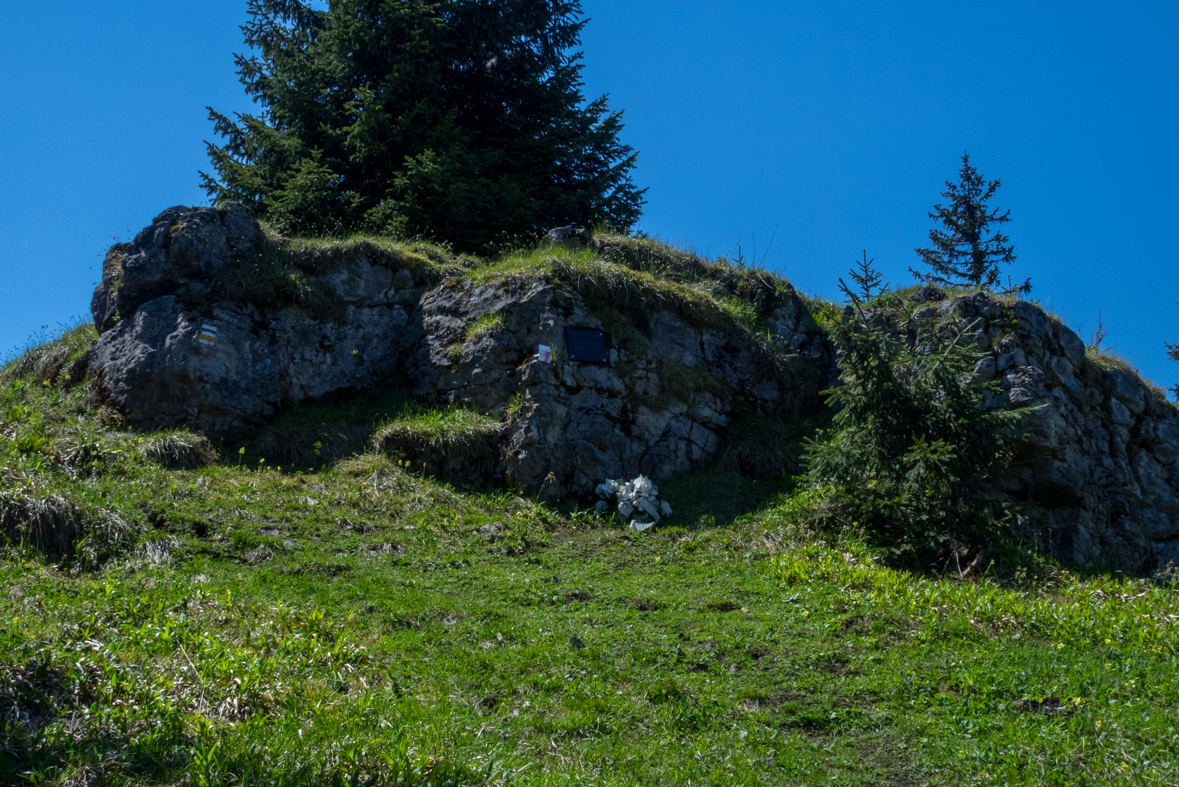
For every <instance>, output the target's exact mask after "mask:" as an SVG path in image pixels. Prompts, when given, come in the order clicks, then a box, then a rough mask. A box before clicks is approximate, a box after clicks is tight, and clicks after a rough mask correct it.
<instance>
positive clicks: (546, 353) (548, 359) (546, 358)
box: [536, 344, 553, 363]
mask: <svg viewBox="0 0 1179 787" xmlns="http://www.w3.org/2000/svg"><path fill="white" fill-rule="evenodd" d="M536 357H537V358H538V359H539V360H540V362H541V363H552V362H553V348H552V347H547V346H545V345H543V344H542V345H540V352H539V353H537V355H536Z"/></svg>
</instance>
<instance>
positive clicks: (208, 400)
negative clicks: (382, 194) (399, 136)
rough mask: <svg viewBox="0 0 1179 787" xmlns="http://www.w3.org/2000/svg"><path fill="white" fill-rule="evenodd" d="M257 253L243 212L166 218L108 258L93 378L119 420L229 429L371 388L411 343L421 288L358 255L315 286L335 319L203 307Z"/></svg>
mask: <svg viewBox="0 0 1179 787" xmlns="http://www.w3.org/2000/svg"><path fill="white" fill-rule="evenodd" d="M265 244H266V239H265V237H264V235H263V233H262V230H261V228H260V227H259V226H258V223H257V222H256V221H255V220H254V218H253V217H252V216H251V215H250V214H249V213H248V212H246V211H245V209H244V208H241V207H240V206H234V207H230V208H229V209H227V210H216V209H213V208H196V209H192V210H187V209H183V208H173V209H171V210H168V211H165V212H164V213H162V214H161V215H160V216H159V217H157V219H156V220H155V221H154V222H153V223H152V225H151V226H150V227H148V228H147V229H145V230H144V231H143V232H141V233H140V234H139V236H138V237H137V238H136V239H135V241H134V242H133V243H131V244H119V245H117V246H115V247H114V248H112V250H111V251H110V252H109V253H108V254H107V265H106V267H105V269H104V275H103V283H102V285H100V286H99V287H98V289H97V290H96V291H95V294H94V301H93V312H94V319H95V324H96V325H97V326H98V328H99V331H100V334H101V335H100V337H99V340H98V343H97V346H96V347H95V351H94V355H93V359H92V361H91V367H90V368H91V372H92V374H94V375H95V376H96V377H97V379H98V380H99V381H100V383H101V385H102V387H103V389H104V393H105V395H106V397H107V399H108V402H109V404H110V406H111V407H113V408H114V409H116V410H118V411H119V412H121V413H122V414H123V415H124V417H125V418H126V419H127V421H128V422H130V423H134V424H137V425H140V426H144V427H154V428H158V427H165V426H174V425H178V424H188V425H190V426H193V427H196V428H198V429H201V430H205V431H213V432H218V431H225V430H229V429H233V428H237V427H240V426H242V425H243V424H246V423H250V422H252V421H254V420H256V419H258V418H262V417H265V416H268V415H270V414H272V413H273V412H274V411H275V410H276V409H277V408H279V407H282V406H284V405H288V404H292V403H294V402H298V401H301V400H303V399H308V398H314V397H317V396H322V395H324V394H327V393H331V392H333V391H338V390H341V389H346V388H363V387H367V386H370V385H372V384H373V383H374V382H375V381H377V380H379V379H380V378H381V377H383V376H384V375H387V374H389V373H390V372H391V371H393V370H394V369H395V368H396V367H397V366H398V365H399V364H400V363H401V362H402V361H403V360H404V358H405V356H406V354H407V353H408V352H409V349H410V348H411V347H413V346H414V344H415V343H416V342H417V340H418V336H419V334H418V333H417V326H416V324H415V323H414V322H413V321H412V320H411V314H412V313H413V311H414V310H415V308H416V305H417V303H418V301H419V300H420V298H421V295H422V292H423V291H424V287H422V286H420V285H419V284H418V283H416V282H415V280H414V277H413V275H412V274H411V273H410V272H409V271H407V270H391V269H389V268H387V267H383V266H380V265H376V264H374V263H373V262H371V261H370V260H368V259H367V258H366V257H365V256H364V254H357V255H354V256H352V258H351V259H347V260H344V261H340V262H337V263H336V264H334V265H332V266H330V267H329V268H328V269H326V270H323V271H319V272H318V273H317V275H316V276H315V277H314V278H315V280H316V282H317V283H318V284H319V285H320V286H322V287H323V288H324V289H325V290H326V291H328V292H330V293H332V294H334V296H335V297H336V298H337V299H338V306H339V308H338V309H337V311H338V314H337V315H336V316H335V318H332V319H327V318H323V317H319V318H317V317H315V316H312V315H309V314H308V313H307V311H306V310H305V309H303V308H300V307H288V308H280V309H263V308H259V307H258V306H256V305H252V304H249V303H240V302H234V301H229V300H223V301H216V302H213V303H211V304H207V303H201V301H202V298H205V297H206V296H207V294H208V291H209V290H208V287H207V286H206V280H207V277H208V274H210V273H213V272H215V271H217V270H218V269H220V268H222V267H224V266H226V265H234V264H237V265H241V264H245V263H249V262H250V260H251V259H253V258H255V257H257V256H258V255H261V254H265V253H266V252H267V249H266V248H265Z"/></svg>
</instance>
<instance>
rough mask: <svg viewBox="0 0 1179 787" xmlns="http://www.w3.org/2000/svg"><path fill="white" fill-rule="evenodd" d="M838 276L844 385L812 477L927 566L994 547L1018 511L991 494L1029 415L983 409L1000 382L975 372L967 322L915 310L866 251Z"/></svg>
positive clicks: (843, 514) (839, 517) (905, 556)
mask: <svg viewBox="0 0 1179 787" xmlns="http://www.w3.org/2000/svg"><path fill="white" fill-rule="evenodd" d="M850 276H851V279H852V282H853V283H852V285H848V284H846V283H845V282H844V280H843V279H840V281H839V286H840V289H841V290H842V291H843V293H844V295H845V296H846V297H847V299H848V301H849V305H850V313H846V315H845V318H844V319H843V320H841V321H838V322H836V323H835V324H833V325H832V326H831V339H832V341H833V342H834V343H835V346H836V348H837V349H838V350H839V359H838V362H837V363H838V365H839V371H840V384H839V385H838V386H836V387H835V388H832V389H830V390H828V391H826V392H825V393H826V395H827V397H828V403H829V405H830V406H831V407H832V408H833V409H834V410H835V415H834V416H833V419H832V425H831V428H830V429H828V430H827V431H826V432H824V433H821V434H820V436H819V437H818V438H817V439H813V440H808V441H806V443H805V461H806V466H807V471H808V474H809V476H810V478H811V479H812V480H813V481H814V482H816V483H817V484H819V485H821V486H823V487H826V488H827V489H829V490H830V495H829V497H828V501H827V503H828V511H829V513H830V514H831V515H832V517H833V518H834V519H835V520H836V522H838V523H841V524H842V525H844V526H849V527H851V528H853V529H857V530H862V531H863V532H864V533H865V535H866V537H867V538H868V539H869V541H871V542H872V543H873V544H874V545H876V546H878V547H882V548H884V549H885V550H886V551H887V552H889V553H891V554H892V555H893V556H894V557H895V558H897V559H900V560H902V561H904V562H910V563H925V562H927V561H928V559H929V557H930V556H931V555H933V554H934V553H936V552H938V551H939V550H944V549H945V548H946V547H947V546H949V547H950V548H951V549H954V550H956V549H957V548H958V547H959V546H962V545H971V546H985V545H987V544H988V543H990V542H992V541H994V540H995V539H996V538H998V537H999V532H1000V527H999V522H1000V521H1001V520H1003V519H1004V518H1005V517H1007V516H1008V515H1009V514H1010V513H1011V512H1009V511H1008V510H1007V509H1006V508H1005V506H1004V505H1003V504H1002V503H1000V502H998V501H997V500H995V499H993V496H992V495H989V494H988V489H989V488H990V487H991V486H993V484H994V482H995V480H996V479H997V477H999V476H1000V475H1001V474H1002V473H1003V472H1004V470H1005V468H1006V466H1007V463H1008V461H1009V456H1010V451H1009V445H1008V439H1007V438H1005V437H1004V434H1005V432H1006V430H1005V427H1007V426H1010V425H1013V424H1014V422H1015V421H1016V420H1018V419H1019V418H1020V416H1021V415H1022V413H1021V412H1019V411H1015V412H1009V411H992V410H988V409H985V407H984V404H985V402H986V399H987V396H988V394H990V393H992V392H993V390H994V388H995V384H994V383H992V384H980V383H977V382H975V381H973V380H972V371H973V369H974V366H975V364H976V363H977V361H978V359H979V357H980V353H979V352H978V351H977V350H976V349H975V347H974V346H973V345H972V343H971V340H970V338H969V337H968V336H967V335H966V332H967V331H968V330H969V327H970V326H963V325H956V324H953V323H951V324H948V325H940V326H939V325H936V324H935V323H932V322H930V321H923V320H919V319H918V318H916V317H915V304H911V303H901V302H899V299H897V298H895V297H890V293H889V288H888V285H887V284H885V283H884V280H883V277H882V276H881V274H880V273H879V271H877V270H876V269H875V268H873V267H872V261H871V260H869V259H868V258H867V254H865V255H864V258H863V260H862V262H857V263H856V268H854V269H852V271H851V272H850Z"/></svg>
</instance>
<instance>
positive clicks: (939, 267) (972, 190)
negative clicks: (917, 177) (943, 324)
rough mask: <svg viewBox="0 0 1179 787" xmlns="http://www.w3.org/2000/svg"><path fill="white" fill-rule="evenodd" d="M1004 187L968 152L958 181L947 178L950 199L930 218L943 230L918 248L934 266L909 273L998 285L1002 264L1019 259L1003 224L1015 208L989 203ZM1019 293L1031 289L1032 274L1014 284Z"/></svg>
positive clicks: (950, 283)
mask: <svg viewBox="0 0 1179 787" xmlns="http://www.w3.org/2000/svg"><path fill="white" fill-rule="evenodd" d="M999 186H1000V182H999V180H992V181H990V182H989V183H988V182H987V181H986V179H985V178H983V176H982V175H980V174H979V172H978V170H977V169H975V168H974V167H973V166H971V164H970V155H969V154H968V153H963V154H962V169H960V170H959V171H958V182H957V183H952V182H950V181H946V190H945V191H943V192H942V197H944V198H945V199H946V200H947V202H946V204H944V205H942V204H938V205H934V206H933V212H931V213H930V214H929V218H931V219H934V220H935V221H937V222H938V223H939V224H941V226H942V229H936V228H935V229H932V230H930V231H929V240H930V242H931V243H932V244H933V246H932V248H928V249H914V251H916V252H917V255H918V256H919V257H921V261H922V262H923V263H924V264H925V265H926V266H928V268H929V270H928V271H917V270H914V269H912V268H910V269H909V272H910V273H912V274H913V275H914V276H915V277H917V278H918V279H921V280H923V281H926V282H928V283H930V284H936V285H940V286H943V287H960V286H969V287H980V288H982V289H988V290H989V289H993V288H994V287H995V285H996V284H997V283H998V281H999V265H1000V263H1005V264H1010V263H1012V262H1015V246H1014V245H1012V244H1011V242H1010V241H1011V239H1010V238H1008V237H1007V236H1006V235H1004V234H1003V233H1002V232H1001V231H1000V229H999V228H1000V227H1001V225H1003V224H1006V223H1008V222H1010V221H1011V211H1009V210H1008V211H1003V212H1000V211H999V210H998V209H997V208H990V207H988V205H987V203H988V202H989V201H990V199H991V198H992V197H994V196H995V192H996V191H998V189H999ZM1011 289H1012V291H1013V294H1014V293H1015V292H1020V293H1028V292H1030V291H1031V289H1032V287H1031V279H1028V280H1027V281H1025V282H1024V283H1023V284H1021V285H1015V286H1014V287H1011Z"/></svg>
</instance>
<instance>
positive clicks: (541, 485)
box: [91, 206, 1179, 571]
mask: <svg viewBox="0 0 1179 787" xmlns="http://www.w3.org/2000/svg"><path fill="white" fill-rule="evenodd" d="M566 235H568V237H566V236H565V235H562V236H561V237H560V238H557V237H554V238H551V239H550V242H552V243H553V244H555V245H562V244H564V245H571V244H575V243H577V242H582V241H585V242H588V240H586V239H584V238H582V237H581V235H580V234H579V233H576V232H572V231H571V232H570V233H566ZM273 253H274V249H273V244H272V242H271V241H270V240H268V239H267V237H266V236H265V234H264V233H263V232H262V230H261V229H260V227H259V226H258V224H257V222H256V221H254V219H253V218H252V217H251V216H250V214H249V213H248V212H247V211H245V209H243V208H241V207H239V206H234V207H230V208H228V209H225V210H216V209H211V208H198V209H191V210H190V209H185V208H173V209H170V210H168V211H165V212H164V213H162V214H161V215H160V216H159V217H157V219H156V220H155V221H154V222H153V223H152V225H151V226H150V227H148V228H147V229H145V230H144V231H143V232H142V233H140V234H139V236H138V237H136V239H135V240H134V241H133V242H132V243H130V244H118V245H116V246H115V247H113V248H112V249H111V251H110V252H109V253H108V255H107V259H106V263H105V265H104V271H103V283H102V285H100V286H99V288H98V289H97V290H96V291H95V295H94V301H93V313H94V320H95V323H96V325H97V326H98V327H99V330H100V334H101V335H100V338H99V340H98V342H97V346H96V347H95V349H94V352H93V356H92V358H93V360H92V362H91V371H92V374H94V375H95V377H96V379H97V380H98V381H99V383H100V384H101V386H102V387H103V389H104V391H105V394H106V396H107V398H108V400H109V405H110V406H112V407H113V408H115V409H117V410H119V411H120V412H122V413H123V415H124V416H125V417H126V419H127V420H128V421H129V422H131V423H133V424H138V425H141V426H145V427H153V428H154V427H164V426H171V425H178V424H187V425H190V426H193V427H195V428H198V429H200V430H204V431H223V430H230V429H235V428H238V427H240V426H242V425H244V424H247V423H251V422H254V421H256V420H257V419H260V418H264V417H265V416H268V415H270V414H271V413H273V412H275V411H276V410H277V409H278V408H281V407H283V406H285V405H289V404H291V403H294V402H298V401H301V400H304V399H309V398H314V397H318V396H322V395H324V394H327V393H331V392H333V391H339V390H342V389H349V388H365V387H370V386H373V385H374V384H377V382H378V381H379V380H380V379H381V378H382V377H384V376H385V375H387V374H389V373H390V372H392V371H393V370H395V369H396V368H398V367H404V368H405V370H406V371H407V372H408V373H409V375H410V379H411V380H412V381H413V384H414V385H415V386H416V388H417V392H418V393H420V394H423V395H427V396H433V397H436V398H437V399H438V400H440V401H442V402H449V403H454V404H456V405H462V406H465V407H468V408H471V409H474V410H478V411H479V412H482V413H484V414H494V415H502V416H503V417H504V426H503V428H502V429H501V430H499V431H497V432H496V434H497V438H496V439H497V440H499V446H500V447H499V451H500V454H499V458H498V460H497V462H498V470H497V472H498V473H499V474H501V475H503V476H506V477H507V478H509V479H510V480H512V481H514V482H515V483H517V484H519V485H520V486H522V487H524V488H527V489H529V490H533V491H539V492H542V493H544V494H548V495H562V494H588V493H590V492H591V491H592V489H593V488H594V487H595V486H596V485H597V484H599V483H600V482H602V481H603V480H604V479H606V478H620V477H626V478H629V477H633V476H635V475H638V474H640V473H642V474H645V475H648V476H651V477H655V478H660V477H665V476H667V475H670V474H672V473H678V472H681V471H685V470H689V469H691V468H692V467H694V466H696V465H698V464H699V463H701V462H703V461H705V460H707V459H708V458H709V457H711V456H712V455H713V454H714V453H715V452H716V451H717V449H718V448H719V447H720V446H721V445H722V443H723V442H724V440H725V439H726V434H727V430H728V426H729V422H730V420H731V419H732V418H733V417H735V416H734V413H736V412H741V411H744V410H779V411H780V410H791V409H804V408H806V407H810V406H813V405H815V404H817V403H818V401H819V396H818V391H819V390H820V389H821V388H823V387H826V386H827V385H829V384H832V383H833V382H835V380H834V376H833V374H834V364H833V362H832V351H831V348H830V345H829V343H828V342H827V340H826V338H825V337H824V335H823V333H822V332H821V330H820V329H819V328H818V327H817V326H816V324H815V322H814V320H813V319H811V317H810V315H809V313H808V311H807V308H806V306H805V304H804V303H803V302H802V300H801V299H800V298H798V296H797V295H795V294H794V293H793V291H789V290H788V291H786V292H784V293H783V292H780V291H779V290H774V291H773V292H774V298H773V301H772V304H773V306H772V311H769V312H768V318H767V320H766V326H767V328H768V333H769V337H768V340H769V341H771V342H773V343H774V344H776V345H777V346H778V347H784V348H788V349H789V350H790V351H792V352H794V353H796V354H797V358H796V361H795V362H794V365H793V366H792V367H791V368H788V369H785V370H784V369H783V368H782V367H781V366H776V367H775V366H774V365H773V364H767V363H766V357H767V356H766V354H765V348H764V347H763V346H762V345H761V344H760V342H761V338H759V337H755V336H753V335H751V334H749V333H746V332H744V331H742V330H737V329H735V328H734V326H733V324H730V323H724V322H723V321H722V322H720V323H718V322H716V321H713V322H712V323H709V322H707V321H701V320H696V321H693V318H691V317H690V316H684V315H685V314H686V312H683V311H677V310H676V309H675V308H674V307H673V306H667V307H662V306H661V307H659V309H657V310H655V311H652V312H651V313H644V314H642V315H641V317H642V319H640V320H637V321H632V320H630V319H629V318H627V319H626V320H623V322H622V323H619V321H618V319H617V318H618V316H619V314H620V313H618V312H614V313H613V316H611V314H609V313H607V312H608V311H609V309H606V310H605V311H603V310H602V309H603V308H604V307H602V305H601V301H602V299H601V298H596V299H591V301H592V302H594V303H597V304H598V305H597V306H596V307H593V308H591V306H590V305H589V303H590V302H591V301H587V299H585V298H583V297H582V296H581V295H579V294H578V291H577V289H576V287H574V286H570V285H565V284H561V283H559V282H558V280H557V279H555V278H554V277H551V276H546V275H540V274H535V275H516V276H506V277H501V278H499V279H496V280H490V281H485V280H481V279H479V278H477V277H475V276H474V275H473V274H472V275H466V274H464V275H456V276H454V277H452V278H449V279H446V280H444V281H442V283H441V285H438V280H439V279H438V278H437V277H435V278H433V279H429V277H428V276H426V275H424V274H422V273H420V272H413V271H411V269H409V268H406V267H398V265H397V264H394V263H391V262H390V261H389V260H387V259H383V258H382V259H376V258H375V257H374V256H373V255H370V254H366V253H365V252H364V251H363V249H355V250H353V251H351V252H348V253H346V254H344V255H343V256H338V257H337V258H333V259H332V260H330V261H329V263H328V264H318V263H317V264H315V265H306V266H303V268H301V269H300V270H299V271H296V273H298V277H302V278H298V277H296V278H297V279H298V282H301V284H299V286H300V287H305V288H312V289H314V290H315V292H318V293H320V295H322V296H323V297H322V298H321V300H323V301H324V302H325V303H329V304H330V305H331V308H325V309H319V310H316V309H314V308H310V307H308V306H307V304H303V305H296V304H294V303H286V302H284V301H281V299H280V301H279V302H273V301H272V302H266V303H258V302H256V301H251V300H250V298H248V297H229V296H226V295H225V293H226V292H227V290H225V289H224V287H222V288H221V289H218V288H217V286H215V282H217V281H224V280H225V277H226V276H227V275H228V274H227V272H228V273H233V272H235V271H236V272H238V273H240V272H241V271H242V270H245V269H246V268H249V266H251V265H255V264H257V265H261V264H262V263H261V262H258V261H260V260H261V261H265V260H266V259H270V258H268V257H267V255H268V254H273ZM555 253H559V252H555ZM294 264H295V265H296V266H298V265H300V263H299V262H298V260H295V262H294ZM275 270H278V269H275ZM283 270H286V269H283ZM275 275H278V274H275ZM282 275H287V274H285V273H283V274H282ZM292 275H294V274H292ZM219 277H220V278H219ZM231 278H232V277H231ZM428 279H429V280H428ZM239 289H240V288H239ZM246 289H248V288H246ZM241 291H243V292H244V291H245V290H241ZM234 292H236V291H234ZM912 300H913V301H914V302H915V303H916V304H917V309H918V316H919V317H922V318H925V319H926V320H927V321H928V322H927V325H929V326H939V325H945V324H947V323H949V322H959V323H960V324H963V323H964V324H966V325H970V326H971V328H970V330H971V331H972V333H973V335H974V337H975V339H976V341H977V343H978V347H979V349H980V350H982V351H984V352H985V353H986V355H985V356H984V357H983V359H982V360H981V361H980V362H979V364H978V366H977V368H976V370H975V375H976V377H977V379H979V380H984V381H985V380H998V381H999V382H1000V385H1001V389H1002V391H1001V393H1000V394H998V395H997V396H995V398H994V400H993V401H992V402H991V406H993V407H1004V408H1013V409H1028V412H1029V414H1028V416H1027V417H1026V418H1025V420H1024V422H1023V424H1022V426H1021V427H1020V428H1021V430H1022V431H1023V432H1024V434H1025V435H1026V437H1027V440H1026V441H1025V444H1024V447H1023V448H1022V449H1021V452H1020V454H1019V456H1018V458H1017V473H1016V474H1015V475H1014V477H1013V478H1012V479H1011V480H1010V481H1009V482H1008V483H1007V486H1006V487H1005V488H1004V489H1002V490H999V491H1002V492H1005V493H1007V494H1010V495H1012V496H1013V497H1015V498H1017V499H1020V500H1023V501H1025V502H1026V503H1027V507H1026V508H1027V511H1028V513H1029V515H1030V516H1029V521H1030V522H1032V523H1033V524H1032V525H1031V526H1030V527H1031V528H1032V529H1034V530H1035V531H1036V535H1038V536H1039V537H1040V538H1041V539H1042V540H1043V541H1044V542H1045V543H1047V544H1049V545H1050V546H1051V548H1052V550H1053V551H1054V552H1055V553H1056V554H1057V555H1059V556H1060V557H1062V558H1065V559H1068V560H1072V561H1075V562H1076V563H1077V564H1079V565H1102V566H1108V567H1112V568H1117V569H1123V570H1131V571H1144V570H1145V571H1151V570H1157V569H1160V568H1163V567H1165V566H1166V565H1167V564H1168V563H1170V562H1174V563H1175V564H1176V565H1177V566H1179V410H1176V408H1175V407H1174V406H1172V405H1171V404H1169V403H1168V402H1167V401H1166V400H1165V398H1164V396H1163V395H1162V393H1161V392H1160V391H1157V390H1155V389H1153V388H1151V387H1149V386H1147V385H1145V384H1144V383H1143V382H1142V381H1141V380H1139V379H1138V377H1137V376H1136V375H1134V374H1133V373H1131V372H1129V371H1126V370H1122V369H1119V368H1117V367H1116V366H1111V365H1110V364H1100V363H1095V362H1094V361H1093V360H1090V359H1089V358H1087V357H1086V350H1085V346H1084V344H1083V342H1082V341H1081V340H1080V339H1079V338H1078V337H1077V335H1076V334H1075V333H1073V332H1072V331H1071V330H1069V329H1068V328H1067V327H1065V326H1063V325H1061V324H1060V323H1058V322H1056V321H1054V320H1053V319H1051V318H1050V317H1048V316H1047V315H1046V314H1045V313H1044V312H1043V311H1042V310H1041V309H1039V308H1038V307H1036V306H1034V305H1032V304H1028V303H1015V304H1007V303H1004V302H1001V301H996V300H992V299H990V298H988V297H987V296H986V295H972V296H966V297H959V298H952V299H950V298H947V297H946V296H945V294H944V293H941V292H940V291H938V290H936V289H934V288H923V289H922V290H920V291H919V292H918V293H916V294H915V295H914V296H912ZM595 308H597V309H599V311H595ZM766 308H767V309H768V308H770V307H766ZM763 313H766V312H763ZM566 328H574V329H576V328H583V329H597V330H603V331H604V332H605V334H606V337H607V338H606V342H607V343H606V348H607V357H608V363H606V364H601V365H596V364H590V363H579V362H574V361H573V360H571V359H570V358H569V354H568V352H567V350H566V347H565V329H566ZM913 338H915V339H917V338H919V337H913ZM541 345H544V346H547V347H550V348H552V350H553V358H552V360H551V361H545V360H543V359H542V358H541V357H539V355H540V353H539V348H540V346H541Z"/></svg>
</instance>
